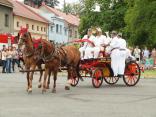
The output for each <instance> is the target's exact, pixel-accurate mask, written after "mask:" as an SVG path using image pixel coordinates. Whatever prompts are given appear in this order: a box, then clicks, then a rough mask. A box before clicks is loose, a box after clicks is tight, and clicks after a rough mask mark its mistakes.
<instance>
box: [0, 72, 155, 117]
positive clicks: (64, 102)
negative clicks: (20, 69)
mask: <svg viewBox="0 0 156 117" xmlns="http://www.w3.org/2000/svg"><path fill="white" fill-rule="evenodd" d="M25 76H26V74H22V73H11V74H2V73H0V117H156V79H141V80H140V82H139V83H138V84H137V86H135V87H127V86H125V85H124V83H123V81H122V79H120V81H119V82H118V84H116V85H114V86H109V85H107V84H106V83H103V85H102V87H101V88H99V89H95V88H93V87H92V84H91V79H85V81H84V82H80V83H79V85H78V86H77V87H75V88H71V90H70V91H65V90H64V85H65V82H66V78H65V76H64V75H61V74H60V75H59V78H58V80H57V93H56V94H53V93H51V89H49V90H48V91H47V92H46V93H45V94H42V93H41V89H38V88H37V84H38V82H37V80H38V77H39V76H38V74H35V77H34V81H33V92H32V94H27V92H26V78H25Z"/></svg>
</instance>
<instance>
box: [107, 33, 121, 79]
mask: <svg viewBox="0 0 156 117" xmlns="http://www.w3.org/2000/svg"><path fill="white" fill-rule="evenodd" d="M111 37H112V40H111V42H110V46H109V51H110V53H111V55H110V57H111V68H112V70H113V72H114V76H117V75H118V69H119V64H120V63H119V62H120V61H119V48H120V43H119V40H118V37H117V32H116V31H112V33H111Z"/></svg>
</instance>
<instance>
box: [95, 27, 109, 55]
mask: <svg viewBox="0 0 156 117" xmlns="http://www.w3.org/2000/svg"><path fill="white" fill-rule="evenodd" d="M108 43H109V41H108V40H107V38H106V36H104V35H102V30H101V28H97V34H96V38H95V40H94V45H95V47H94V48H93V53H94V58H98V56H99V53H100V51H104V46H105V45H107V44H108Z"/></svg>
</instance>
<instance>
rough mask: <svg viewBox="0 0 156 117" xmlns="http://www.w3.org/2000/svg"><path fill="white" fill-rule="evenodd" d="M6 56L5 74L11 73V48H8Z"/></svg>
mask: <svg viewBox="0 0 156 117" xmlns="http://www.w3.org/2000/svg"><path fill="white" fill-rule="evenodd" d="M6 53H7V55H6V72H7V73H11V63H12V47H11V46H10V47H8V50H7V52H6Z"/></svg>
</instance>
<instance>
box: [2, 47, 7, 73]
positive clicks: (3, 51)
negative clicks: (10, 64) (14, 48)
mask: <svg viewBox="0 0 156 117" xmlns="http://www.w3.org/2000/svg"><path fill="white" fill-rule="evenodd" d="M6 56H7V49H6V46H5V45H3V49H2V51H1V59H2V66H3V68H2V73H6Z"/></svg>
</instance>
